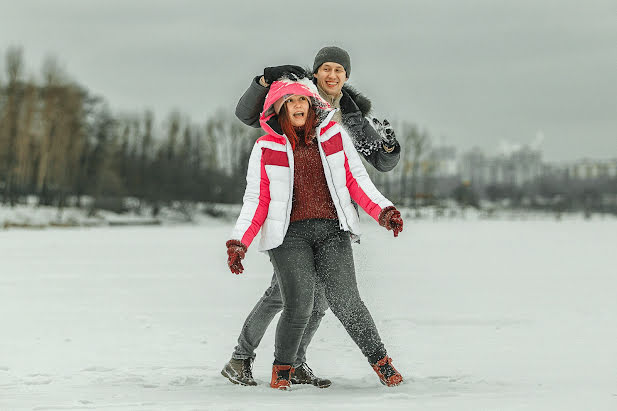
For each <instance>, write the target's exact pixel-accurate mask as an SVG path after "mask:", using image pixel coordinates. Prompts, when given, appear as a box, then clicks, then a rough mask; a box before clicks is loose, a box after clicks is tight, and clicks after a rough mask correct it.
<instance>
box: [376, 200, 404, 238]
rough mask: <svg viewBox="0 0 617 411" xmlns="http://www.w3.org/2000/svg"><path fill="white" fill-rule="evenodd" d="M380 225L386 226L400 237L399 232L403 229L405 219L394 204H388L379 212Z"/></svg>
mask: <svg viewBox="0 0 617 411" xmlns="http://www.w3.org/2000/svg"><path fill="white" fill-rule="evenodd" d="M379 225H380V226H382V227H386V229H388V230H392V231H393V232H394V236H395V237H398V233H400V232H401V231H403V219H402V218H401V212H400V211H398V210H397V209H396V207H394V206H388V207H386V208H384V209H383V210H381V213H379Z"/></svg>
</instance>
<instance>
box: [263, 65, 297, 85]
mask: <svg viewBox="0 0 617 411" xmlns="http://www.w3.org/2000/svg"><path fill="white" fill-rule="evenodd" d="M281 77H287V78H289V79H290V80H300V79H302V78H304V77H306V71H305V70H304V69H303V68H302V67H300V66H293V65H290V64H286V65H283V66H274V67H266V68H265V69H264V80H265V81H266V83H268V84H272V83H273V82H275V81H276V80H278V79H280V78H281Z"/></svg>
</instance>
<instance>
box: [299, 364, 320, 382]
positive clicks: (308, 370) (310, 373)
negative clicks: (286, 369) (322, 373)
mask: <svg viewBox="0 0 617 411" xmlns="http://www.w3.org/2000/svg"><path fill="white" fill-rule="evenodd" d="M298 368H299V369H301V370H302V371H304V373H305V374H306V375H307V376H308V377H309V378H311V379H315V378H317V377H315V374H314V373H313V370H311V367H309V366H308V364H307V363H305V362H303V363H302V365H301V366H300V367H298Z"/></svg>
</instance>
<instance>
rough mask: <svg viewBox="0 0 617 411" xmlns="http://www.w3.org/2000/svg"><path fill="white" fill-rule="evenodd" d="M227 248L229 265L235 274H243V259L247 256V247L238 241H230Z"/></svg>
mask: <svg viewBox="0 0 617 411" xmlns="http://www.w3.org/2000/svg"><path fill="white" fill-rule="evenodd" d="M225 245H226V246H227V265H228V266H229V269H230V270H231V272H232V273H234V274H242V272H243V271H244V267H243V266H242V263H241V261H242V259H243V258H244V256H245V255H246V246H245V245H244V244H242V242H240V241H238V240H229V241H227V243H225Z"/></svg>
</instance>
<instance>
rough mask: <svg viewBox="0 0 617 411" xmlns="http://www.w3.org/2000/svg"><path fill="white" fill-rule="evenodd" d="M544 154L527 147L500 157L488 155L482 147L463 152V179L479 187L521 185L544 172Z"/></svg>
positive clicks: (461, 173) (460, 171)
mask: <svg viewBox="0 0 617 411" xmlns="http://www.w3.org/2000/svg"><path fill="white" fill-rule="evenodd" d="M543 169H544V167H543V164H542V153H541V152H540V151H539V150H533V149H531V148H529V147H528V146H523V147H521V148H518V149H516V150H514V151H511V152H509V153H507V154H500V155H499V156H496V157H488V156H486V155H485V154H484V153H483V152H482V150H480V149H479V148H474V149H472V150H471V151H468V152H467V153H465V154H463V155H462V156H461V159H460V161H459V173H460V177H461V180H462V181H467V182H469V183H470V184H471V185H472V186H475V187H485V186H487V185H491V184H497V185H513V186H517V187H520V186H522V185H523V184H525V183H527V182H529V181H533V180H535V179H536V178H538V177H540V176H541V175H542V173H543Z"/></svg>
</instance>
